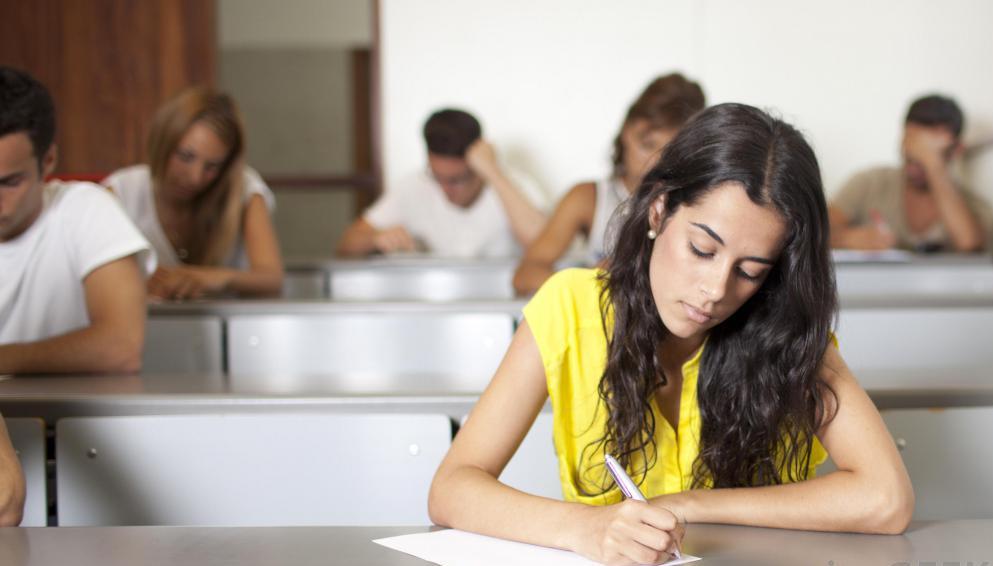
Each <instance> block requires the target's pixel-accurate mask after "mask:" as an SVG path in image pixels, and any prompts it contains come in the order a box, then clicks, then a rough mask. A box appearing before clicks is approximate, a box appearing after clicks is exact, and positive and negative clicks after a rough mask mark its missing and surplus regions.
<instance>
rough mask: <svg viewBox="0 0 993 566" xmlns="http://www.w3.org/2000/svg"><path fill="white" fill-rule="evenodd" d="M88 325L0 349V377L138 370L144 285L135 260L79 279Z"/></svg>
mask: <svg viewBox="0 0 993 566" xmlns="http://www.w3.org/2000/svg"><path fill="white" fill-rule="evenodd" d="M83 287H84V291H85V296H86V310H87V313H88V315H89V318H90V325H89V326H87V327H86V328H82V329H80V330H75V331H72V332H69V333H66V334H63V335H61V336H56V337H53V338H48V339H45V340H39V341H37V342H27V343H17V344H7V345H3V346H0V373H132V372H137V371H138V370H140V369H141V353H142V347H143V345H144V341H145V284H144V281H142V277H141V273H140V272H139V270H138V263H137V260H136V259H135V256H128V257H125V258H121V259H118V260H115V261H112V262H110V263H107V264H104V265H102V266H100V267H98V268H96V269H94V270H93V271H92V272H91V273H90V274H89V275H87V276H86V278H85V279H84V280H83Z"/></svg>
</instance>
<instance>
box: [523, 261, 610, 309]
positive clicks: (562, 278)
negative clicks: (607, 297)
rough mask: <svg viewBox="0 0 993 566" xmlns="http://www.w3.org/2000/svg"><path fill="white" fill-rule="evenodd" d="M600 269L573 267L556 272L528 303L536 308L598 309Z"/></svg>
mask: <svg viewBox="0 0 993 566" xmlns="http://www.w3.org/2000/svg"><path fill="white" fill-rule="evenodd" d="M601 273H602V271H601V270H599V269H588V268H578V267H572V268H568V269H563V270H561V271H558V272H556V273H555V274H554V275H552V276H551V277H549V278H548V280H547V281H545V283H544V284H543V285H542V286H541V288H540V289H538V292H537V293H535V295H534V298H533V299H532V300H531V302H530V303H529V304H528V306H529V307H531V308H532V309H534V308H552V305H557V306H558V308H568V309H569V310H576V311H581V310H589V309H593V310H597V309H598V308H599V304H600V300H599V297H600V290H601V287H602V286H601V282H600V274H601Z"/></svg>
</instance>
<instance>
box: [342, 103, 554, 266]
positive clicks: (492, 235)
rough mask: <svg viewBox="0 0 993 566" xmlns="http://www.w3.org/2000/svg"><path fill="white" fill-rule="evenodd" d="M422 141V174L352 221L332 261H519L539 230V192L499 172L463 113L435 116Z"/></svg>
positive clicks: (473, 121)
mask: <svg viewBox="0 0 993 566" xmlns="http://www.w3.org/2000/svg"><path fill="white" fill-rule="evenodd" d="M424 141H425V142H426V144H427V153H428V155H427V162H428V168H427V171H426V172H422V173H417V174H414V175H411V176H408V177H406V178H404V179H403V180H402V181H400V182H398V183H397V186H396V187H395V188H393V189H390V190H388V191H386V192H385V193H384V194H383V196H381V197H380V198H379V200H378V201H376V202H375V203H374V204H373V205H372V206H371V207H370V208H369V209H368V210H367V211H366V212H365V214H364V215H363V216H362V217H361V218H359V219H357V220H355V222H353V223H352V225H351V226H349V227H348V229H347V230H346V231H345V233H344V235H343V236H342V238H341V241H340V242H339V243H338V249H337V253H338V255H341V256H364V255H368V254H372V253H391V252H415V251H422V252H428V253H430V254H432V255H435V256H442V257H453V258H483V257H486V258H498V257H513V256H518V255H520V253H521V250H522V249H523V248H524V247H526V246H528V245H529V244H530V243H531V242H532V241H533V240H534V239H535V237H536V236H537V235H538V233H539V232H540V231H541V229H542V227H543V226H544V224H545V215H544V213H543V212H542V211H541V210H540V209H539V208H538V206H536V205H535V201H537V200H540V194H539V192H538V191H537V190H536V189H535V188H534V187H533V186H531V185H530V184H529V183H526V182H523V179H522V178H521V176H520V175H518V174H513V173H510V172H508V171H506V170H505V169H504V168H503V167H502V166H501V165H500V163H499V161H498V160H497V157H496V153H495V152H494V150H493V147H492V146H491V145H490V144H489V142H487V141H486V140H485V139H483V137H482V128H481V127H480V125H479V121H477V120H476V118H475V117H473V116H472V115H471V114H469V113H468V112H463V111H461V110H452V109H445V110H440V111H438V112H435V113H434V114H432V115H431V116H430V117H429V118H428V120H427V122H426V123H425V124H424Z"/></svg>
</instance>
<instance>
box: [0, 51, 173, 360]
mask: <svg viewBox="0 0 993 566" xmlns="http://www.w3.org/2000/svg"><path fill="white" fill-rule="evenodd" d="M54 137H55V109H54V105H53V103H52V99H51V96H50V95H49V93H48V91H47V90H46V89H45V87H44V86H43V85H42V84H41V83H39V82H38V81H36V80H35V79H34V78H32V77H31V76H29V75H27V74H26V73H23V72H21V71H17V70H14V69H10V68H7V67H0V374H9V373H62V372H73V373H75V372H133V371H137V370H138V369H140V367H141V352H142V346H143V345H144V329H145V284H144V280H143V276H144V275H145V274H147V273H149V272H150V271H149V270H150V269H152V268H154V261H155V260H154V254H152V253H151V251H150V248H149V245H148V242H147V241H145V238H144V237H143V236H142V235H141V233H140V232H139V231H138V229H137V228H135V226H134V224H132V223H131V221H130V220H129V219H128V217H127V215H126V214H125V213H124V210H123V209H122V208H121V206H120V204H119V203H118V202H117V200H116V199H114V197H113V195H111V194H110V193H108V192H107V191H106V190H105V189H103V188H102V187H100V186H99V185H94V184H92V183H63V182H58V181H53V182H50V183H45V181H44V179H45V177H46V176H47V175H49V174H50V173H51V172H52V170H53V169H54V168H55V161H56V155H57V149H56V146H55V144H54V143H53V140H54ZM143 272H144V273H143Z"/></svg>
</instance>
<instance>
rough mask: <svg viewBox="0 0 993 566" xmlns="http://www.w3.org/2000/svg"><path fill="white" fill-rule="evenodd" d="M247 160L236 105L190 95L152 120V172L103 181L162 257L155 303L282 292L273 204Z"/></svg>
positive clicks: (199, 91)
mask: <svg viewBox="0 0 993 566" xmlns="http://www.w3.org/2000/svg"><path fill="white" fill-rule="evenodd" d="M244 153H245V134H244V128H243V126H242V122H241V117H240V116H239V113H238V109H237V107H236V106H235V103H234V100H232V98H231V97H230V96H228V95H227V94H224V93H219V92H216V91H214V90H212V89H210V88H207V87H194V88H191V89H188V90H186V91H184V92H182V93H181V94H180V95H179V96H177V97H176V98H174V99H172V100H171V101H169V102H168V103H166V104H165V106H163V107H162V108H161V109H159V111H158V113H157V114H156V116H155V119H154V122H153V123H152V128H151V132H150V135H149V140H148V164H147V165H134V166H131V167H126V168H124V169H120V170H118V171H115V172H114V173H112V174H111V175H110V176H109V177H107V178H106V179H104V181H103V184H104V185H106V186H108V187H110V189H111V190H113V191H114V193H116V194H117V195H118V197H120V199H121V202H122V203H123V205H124V208H125V209H126V210H127V212H128V215H129V216H130V217H131V219H132V220H134V222H135V224H137V226H138V228H139V229H141V231H142V232H143V233H144V234H145V237H146V238H148V240H149V242H151V244H152V246H153V247H154V248H155V251H156V253H157V255H158V260H159V268H158V270H157V271H156V272H155V274H154V275H153V276H152V277H151V278H150V279H149V281H148V291H149V294H150V295H152V296H156V297H160V298H164V299H190V298H199V297H204V296H211V295H213V296H216V295H227V294H236V295H242V296H272V295H278V294H279V293H280V290H281V289H282V285H283V263H282V259H281V257H280V254H279V245H278V242H277V240H276V234H275V230H274V229H273V225H272V221H271V219H270V217H269V215H270V211H271V210H272V209H273V208H274V205H275V199H274V197H273V194H272V191H271V190H269V187H267V186H266V185H265V182H264V181H263V180H262V178H261V177H260V176H259V174H258V173H257V172H256V171H255V170H253V169H251V168H250V167H248V166H246V165H245V164H244Z"/></svg>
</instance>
